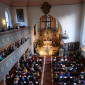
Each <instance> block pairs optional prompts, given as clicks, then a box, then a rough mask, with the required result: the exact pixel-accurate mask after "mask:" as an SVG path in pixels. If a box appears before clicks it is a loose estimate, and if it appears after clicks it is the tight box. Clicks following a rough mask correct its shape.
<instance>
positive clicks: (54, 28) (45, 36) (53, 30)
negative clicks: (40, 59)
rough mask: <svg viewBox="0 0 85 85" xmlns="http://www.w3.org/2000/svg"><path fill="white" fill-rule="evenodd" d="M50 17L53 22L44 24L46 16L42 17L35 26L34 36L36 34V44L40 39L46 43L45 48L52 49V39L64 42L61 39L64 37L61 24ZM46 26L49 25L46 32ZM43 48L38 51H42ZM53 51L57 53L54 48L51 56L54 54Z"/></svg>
mask: <svg viewBox="0 0 85 85" xmlns="http://www.w3.org/2000/svg"><path fill="white" fill-rule="evenodd" d="M49 17H50V19H49V20H50V21H51V22H49V23H44V22H43V21H45V15H43V16H42V17H40V19H39V20H38V21H37V22H36V24H35V25H34V33H33V34H34V42H36V41H37V40H38V39H40V40H42V41H43V43H44V44H43V46H46V45H49V46H50V47H52V46H51V42H52V39H53V38H54V37H57V38H58V39H59V40H60V41H61V42H62V39H61V37H62V28H61V25H60V23H59V22H58V21H57V20H56V18H54V17H53V16H51V15H49ZM46 25H48V28H47V30H46ZM35 26H36V27H35ZM36 37H37V38H36ZM61 42H60V43H61ZM41 47H42V46H41ZM41 47H38V49H39V50H42V49H41ZM36 48H37V47H36ZM47 48H48V47H47ZM47 48H46V49H47ZM46 49H44V51H47V50H46ZM53 50H54V51H55V52H56V51H57V50H56V48H52V51H51V53H50V55H52V54H53ZM41 53H42V54H43V52H41ZM41 53H40V54H41ZM47 54H48V53H47ZM45 55H46V53H45Z"/></svg>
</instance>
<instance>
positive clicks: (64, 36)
mask: <svg viewBox="0 0 85 85" xmlns="http://www.w3.org/2000/svg"><path fill="white" fill-rule="evenodd" d="M68 38H69V37H68V34H67V33H66V31H65V33H64V34H62V39H68Z"/></svg>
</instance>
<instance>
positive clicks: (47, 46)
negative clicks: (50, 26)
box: [38, 41, 58, 55]
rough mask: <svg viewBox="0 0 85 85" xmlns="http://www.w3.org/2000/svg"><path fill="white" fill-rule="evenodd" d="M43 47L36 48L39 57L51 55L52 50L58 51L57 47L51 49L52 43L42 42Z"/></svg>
mask: <svg viewBox="0 0 85 85" xmlns="http://www.w3.org/2000/svg"><path fill="white" fill-rule="evenodd" d="M43 43H44V45H43V46H42V47H38V50H39V54H40V55H53V54H54V50H56V51H57V50H58V47H53V46H52V45H51V44H52V41H43Z"/></svg>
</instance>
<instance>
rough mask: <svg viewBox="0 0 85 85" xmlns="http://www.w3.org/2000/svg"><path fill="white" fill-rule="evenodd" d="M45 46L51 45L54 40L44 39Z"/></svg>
mask: <svg viewBox="0 0 85 85" xmlns="http://www.w3.org/2000/svg"><path fill="white" fill-rule="evenodd" d="M43 43H44V46H51V44H52V41H43Z"/></svg>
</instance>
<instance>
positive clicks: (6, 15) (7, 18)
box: [5, 10, 9, 27]
mask: <svg viewBox="0 0 85 85" xmlns="http://www.w3.org/2000/svg"><path fill="white" fill-rule="evenodd" d="M5 18H6V24H7V27H8V26H9V14H8V11H7V10H5Z"/></svg>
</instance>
